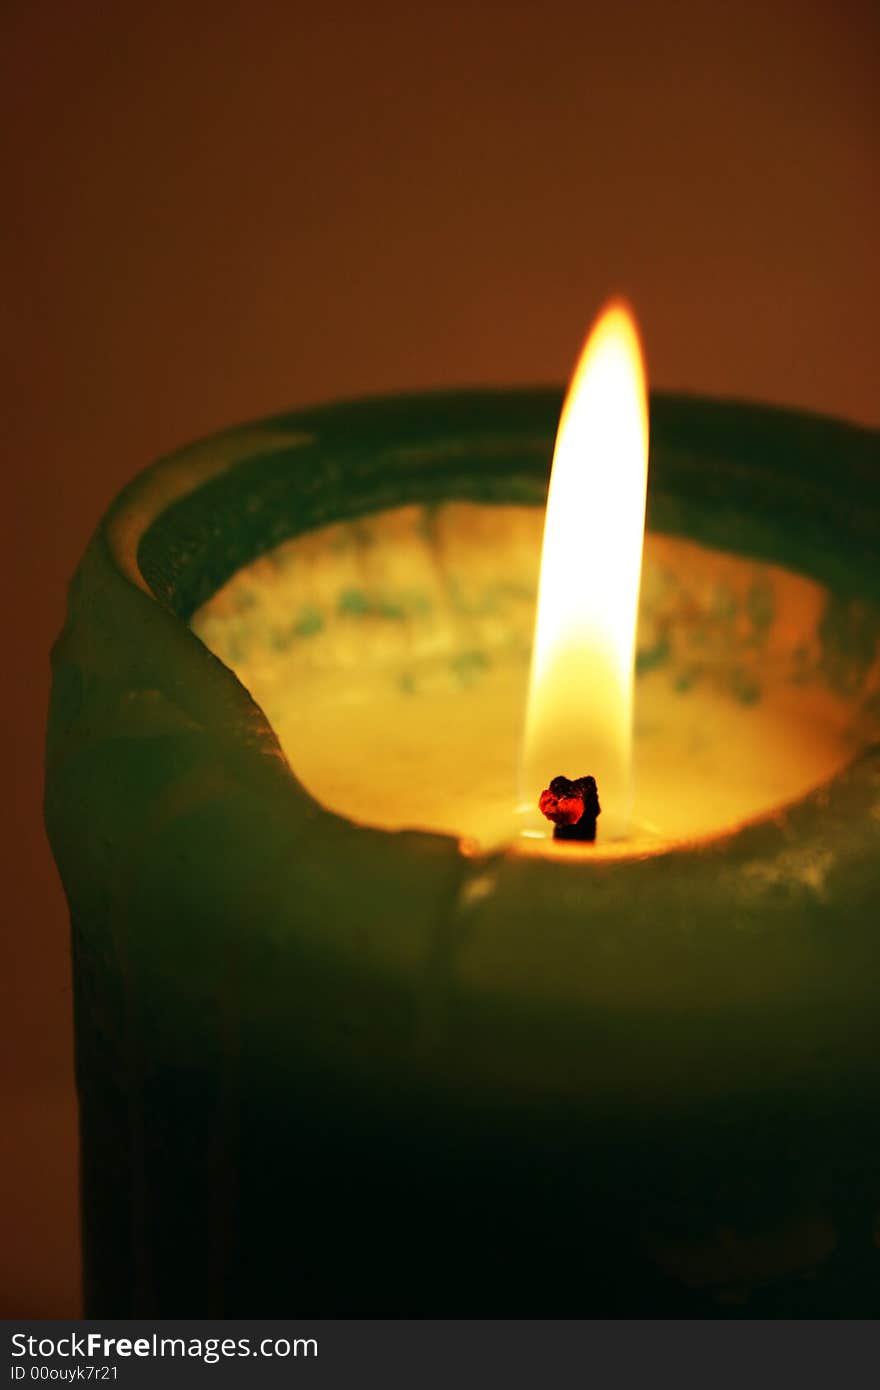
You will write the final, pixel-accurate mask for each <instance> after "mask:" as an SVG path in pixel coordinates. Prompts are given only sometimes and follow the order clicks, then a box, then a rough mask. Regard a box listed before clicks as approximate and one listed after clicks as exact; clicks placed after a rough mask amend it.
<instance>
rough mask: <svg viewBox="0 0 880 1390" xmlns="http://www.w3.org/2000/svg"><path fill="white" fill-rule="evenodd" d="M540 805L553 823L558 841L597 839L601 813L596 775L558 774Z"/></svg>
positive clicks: (541, 796) (543, 793)
mask: <svg viewBox="0 0 880 1390" xmlns="http://www.w3.org/2000/svg"><path fill="white" fill-rule="evenodd" d="M538 806H539V807H540V810H541V813H542V815H545V816H546V817H547V819H548V820H549V821H552V822H553V838H554V840H595V838H596V819H597V817H598V816H599V815H600V813H601V807H600V805H599V793H598V790H597V788H596V779H595V777H576V778H574V780H572V779H571V778H569V777H554V778H553V781H552V782H551V783H550V785H549V787H547V788H546V790H545V791H542V792H541V795H540V797H539V799H538Z"/></svg>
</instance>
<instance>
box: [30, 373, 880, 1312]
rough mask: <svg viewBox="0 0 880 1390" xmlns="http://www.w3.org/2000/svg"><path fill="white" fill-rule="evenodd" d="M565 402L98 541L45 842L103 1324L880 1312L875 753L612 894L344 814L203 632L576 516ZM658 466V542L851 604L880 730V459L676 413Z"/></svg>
mask: <svg viewBox="0 0 880 1390" xmlns="http://www.w3.org/2000/svg"><path fill="white" fill-rule="evenodd" d="M556 404H557V402H555V401H554V398H553V397H552V396H551V395H549V394H543V395H542V394H540V393H538V394H534V395H528V394H524V395H522V396H518V395H510V396H499V397H496V398H493V397H468V396H465V397H461V398H455V399H446V400H444V399H442V398H430V399H429V400H427V401H423V402H412V401H410V402H401V403H386V404H379V405H376V404H373V405H370V404H367V405H364V406H361V407H352V408H350V409H349V410H346V409H340V410H338V411H326V412H320V411H319V412H312V413H308V412H307V413H303V414H301V415H300V416H297V417H292V418H291V419H286V420H285V419H282V420H276V421H272V422H268V423H267V425H265V426H263V427H257V428H255V429H254V430H252V431H250V432H248V431H244V432H241V433H239V434H236V435H232V436H227V437H225V438H223V439H221V440H220V441H214V442H209V443H208V444H206V445H205V446H202V447H201V448H198V449H195V450H191V451H187V452H185V453H184V454H183V455H181V456H180V457H179V458H177V459H172V460H170V461H166V462H165V463H164V464H162V465H159V466H158V467H157V468H156V469H155V470H153V471H152V472H151V473H150V474H148V475H146V477H145V478H144V479H143V480H141V481H140V482H139V483H138V484H136V485H135V487H134V489H133V490H132V492H131V493H130V494H129V495H128V496H126V497H124V498H123V499H122V500H121V502H120V504H119V505H118V506H117V508H115V509H114V512H113V513H112V515H111V517H110V518H109V520H108V522H107V524H106V526H105V527H104V529H103V530H102V532H101V533H100V534H99V536H98V537H97V539H96V541H95V543H94V544H93V546H92V548H91V549H90V552H89V554H88V555H87V557H86V559H85V561H84V563H83V566H82V569H81V571H80V575H79V577H78V580H77V582H76V585H75V587H74V590H73V593H72V601H71V618H70V622H69V624H68V627H67V629H66V631H65V634H64V635H63V637H62V639H61V641H60V642H59V645H58V647H57V650H56V658H55V659H56V678H55V688H54V694H53V711H52V722H51V728H50V743H49V785H48V794H47V815H48V822H49V828H50V834H51V836H52V840H53V845H54V847H55V852H56V855H57V857H58V860H59V864H60V867H61V870H62V874H63V877H64V880H65V885H66V888H67V892H68V896H69V898H70V901H71V916H72V924H73V940H74V956H75V970H76V1014H77V1075H78V1084H79V1089H80V1097H81V1110H82V1128H83V1193H84V1210H85V1246H86V1259H87V1289H88V1302H89V1310H90V1312H91V1313H93V1314H95V1315H101V1316H111V1315H114V1314H115V1315H119V1316H121V1315H123V1314H126V1313H139V1314H141V1315H144V1316H149V1315H152V1314H159V1313H163V1314H166V1315H174V1314H178V1315H182V1314H192V1313H194V1312H197V1311H198V1312H201V1313H220V1314H225V1315H228V1316H233V1315H243V1316H246V1315H248V1314H258V1313H262V1314H265V1315H272V1314H284V1313H288V1314H289V1313H290V1312H291V1310H293V1311H295V1312H296V1313H300V1314H302V1313H312V1314H323V1315H327V1316H332V1315H337V1314H339V1315H341V1314H345V1313H352V1314H361V1315H379V1314H385V1315H388V1316H410V1315H419V1314H421V1315H427V1316H442V1315H450V1316H451V1315H472V1316H480V1315H489V1314H496V1315H501V1316H504V1315H507V1316H529V1315H532V1316H535V1315H542V1314H543V1315H551V1314H556V1315H565V1314H571V1315H586V1316H589V1315H600V1314H603V1313H607V1314H614V1313H617V1314H620V1315H622V1314H627V1313H628V1314H637V1313H641V1314H645V1315H651V1314H655V1315H658V1316H664V1315H665V1316H670V1315H675V1314H676V1313H697V1314H699V1313H701V1312H707V1311H708V1312H717V1310H718V1308H719V1307H720V1306H729V1305H726V1304H725V1305H719V1304H717V1303H716V1302H714V1301H713V1300H714V1299H716V1298H718V1297H722V1298H726V1299H731V1298H733V1299H737V1298H742V1297H746V1296H748V1301H747V1302H746V1303H745V1304H744V1305H736V1304H734V1305H730V1306H733V1307H737V1306H744V1307H745V1308H746V1309H747V1311H750V1312H752V1313H761V1312H766V1313H769V1314H783V1315H785V1314H787V1315H794V1314H797V1313H799V1312H817V1311H822V1310H823V1309H824V1310H826V1311H831V1312H833V1313H837V1314H838V1315H840V1314H844V1313H847V1314H850V1315H855V1314H858V1313H865V1312H866V1311H867V1304H868V1303H869V1302H870V1300H872V1299H873V1298H874V1297H875V1295H876V1287H877V1285H876V1280H877V1273H876V1254H877V1252H876V1249H875V1247H874V1246H873V1244H872V1233H871V1214H872V1211H873V1210H874V1204H875V1203H876V1197H877V1155H878V1135H877V1121H876V1119H875V1108H874V1106H873V1104H872V1098H873V1097H874V1095H875V1094H876V1086H877V1082H878V1079H880V1078H878V1063H877V1048H876V1008H877V1002H878V1001H877V989H876V972H875V970H874V967H873V962H874V956H875V918H876V905H877V883H876V852H877V837H878V824H880V822H878V818H877V815H876V781H877V765H876V758H875V757H872V756H871V755H870V753H867V754H865V755H864V756H863V757H861V758H860V759H857V760H856V761H855V762H854V763H853V764H852V765H851V766H850V767H848V768H847V769H845V770H844V771H842V772H840V773H839V774H838V775H837V776H835V777H834V778H833V779H832V780H830V781H829V782H826V783H825V784H824V785H823V786H822V787H820V788H819V789H818V790H817V791H816V792H814V793H812V794H810V795H808V796H805V797H803V798H802V799H801V800H799V801H798V802H797V803H796V804H794V805H793V806H790V807H788V808H786V809H784V810H783V811H781V812H780V813H779V814H778V815H776V816H775V817H774V818H772V819H769V820H763V821H759V822H758V823H756V824H754V825H752V826H750V827H747V828H745V829H743V830H741V831H738V832H735V833H731V834H730V835H728V836H726V837H723V838H721V839H718V840H714V841H712V842H710V843H709V844H707V845H704V846H702V847H701V848H699V849H698V850H694V851H689V850H684V849H681V848H677V849H672V850H670V851H668V852H666V853H663V854H660V855H656V856H653V857H646V858H637V859H635V860H631V861H614V860H609V861H607V862H597V863H596V864H594V865H591V866H588V867H587V870H586V877H585V874H584V868H585V866H584V865H583V864H582V863H579V862H568V863H559V862H555V861H552V860H537V861H536V860H531V859H527V858H524V857H522V856H517V855H510V854H506V853H500V852H494V853H490V854H488V855H477V856H475V857H470V858H469V857H467V856H464V855H462V853H461V850H460V848H459V845H458V843H457V841H456V840H455V839H453V838H450V837H449V836H443V835H438V834H431V833H423V832H418V831H401V832H398V833H390V832H389V831H387V830H382V829H378V828H375V827H368V826H367V827H364V826H358V825H356V824H354V823H352V822H351V821H348V820H345V819H343V818H341V817H339V816H338V815H335V814H333V813H332V812H331V811H327V810H325V809H323V808H322V807H321V806H320V805H318V804H317V803H316V802H315V801H314V799H313V798H312V797H310V796H309V795H308V794H307V793H306V791H305V790H304V789H303V787H302V786H300V784H299V783H298V782H297V781H296V779H295V778H294V776H293V775H292V774H291V771H290V768H289V767H288V765H287V763H286V762H285V760H284V758H283V756H282V754H281V751H280V749H279V746H278V744H277V741H276V739H275V737H274V735H273V731H272V729H271V728H270V726H269V725H268V724H267V722H266V720H265V718H264V716H263V714H262V711H261V710H260V709H259V708H258V707H257V706H256V705H254V704H253V703H252V702H251V701H250V699H249V698H248V696H247V694H246V692H245V691H244V690H243V688H242V687H241V686H240V685H239V684H238V683H237V681H236V680H235V678H234V677H233V676H232V675H231V673H230V672H229V670H228V669H227V668H226V667H225V666H224V665H223V664H221V663H220V662H218V661H217V660H216V659H215V658H214V657H212V656H211V655H210V654H209V653H208V652H207V650H206V649H205V648H204V646H203V645H202V644H201V643H200V642H199V641H198V639H197V638H196V637H195V636H194V635H193V634H192V633H191V632H190V631H189V630H188V628H187V626H186V620H187V619H188V618H189V617H190V616H191V615H192V613H193V612H195V611H196V610H197V609H198V608H199V607H200V605H201V604H202V603H203V602H204V601H205V600H206V599H208V598H209V597H210V595H211V594H212V593H214V592H216V591H217V590H218V589H219V588H220V587H221V585H222V584H223V582H224V581H225V580H226V579H228V577H229V576H230V575H231V574H233V573H234V572H235V571H236V570H237V569H239V568H240V567H241V566H242V565H244V564H246V563H248V562H249V561H251V560H252V559H253V557H254V556H255V555H257V554H259V553H261V552H265V551H267V550H269V549H271V548H272V547H274V546H275V545H276V544H278V543H280V542H282V541H283V540H285V538H287V537H289V536H290V535H292V534H294V533H296V532H297V531H303V530H307V529H310V528H314V527H315V526H318V525H321V524H324V523H326V522H328V521H333V520H336V519H342V518H345V517H351V516H353V515H357V514H366V513H368V512H371V511H376V510H381V509H382V508H387V507H393V506H396V505H399V504H408V503H411V502H416V503H418V504H419V505H423V504H424V503H426V502H430V501H432V500H449V499H452V500H455V499H459V500H464V499H471V500H476V501H481V502H484V501H488V502H504V503H523V502H525V503H529V504H536V503H538V502H539V501H540V494H541V489H542V481H543V480H545V479H546V469H547V467H548V466H549V456H550V448H551V446H552V432H553V424H554V413H555V406H556ZM652 439H653V441H654V449H655V454H656V458H655V459H654V460H653V461H652V467H653V476H654V478H655V480H656V483H657V492H656V494H655V517H654V520H655V523H656V524H655V529H659V530H665V531H667V532H674V533H675V534H678V535H679V536H682V535H683V536H688V537H691V538H692V539H696V540H697V541H699V543H701V544H706V543H708V544H711V545H718V544H725V545H726V547H727V548H729V549H731V550H733V551H735V552H739V553H743V554H751V555H752V556H753V557H756V558H759V559H763V560H765V561H767V562H770V563H782V564H785V565H788V566H791V567H793V568H797V569H799V571H800V572H801V573H802V574H803V575H805V576H806V577H807V578H809V579H811V580H815V581H816V582H817V583H820V584H822V585H823V586H824V587H825V588H826V589H827V590H828V592H829V593H830V594H831V595H832V598H833V601H834V602H833V604H832V606H831V608H830V609H829V610H828V612H827V613H826V614H825V619H824V621H825V624H826V631H827V640H826V656H827V659H828V662H829V670H830V671H831V672H836V676H835V679H838V680H839V682H840V683H842V684H843V685H845V684H846V683H847V682H851V683H852V693H851V699H852V701H853V702H854V703H858V704H859V707H860V708H861V707H862V706H863V705H864V706H865V707H868V706H869V705H870V701H871V699H872V689H871V687H870V681H871V680H872V678H873V677H872V674H871V673H872V671H873V661H874V657H875V644H876V622H875V618H874V614H875V612H876V599H877V596H876V594H875V593H874V592H873V586H874V585H875V584H876V569H874V568H872V567H871V566H870V565H869V564H868V563H867V560H866V556H867V553H868V551H869V548H870V544H871V543H872V542H871V539H870V538H871V537H873V536H875V535H876V532H875V531H874V530H873V522H872V521H871V517H870V505H869V503H870V498H869V499H868V502H866V501H865V497H864V495H863V494H862V493H861V492H859V488H860V487H861V486H863V483H864V479H865V477H866V476H867V474H868V472H869V470H870V467H873V466H874V464H873V461H875V457H876V440H875V438H874V437H873V436H870V435H867V434H866V433H864V432H859V431H850V430H847V429H846V428H844V427H834V426H831V425H826V424H823V423H822V422H815V421H804V420H801V419H799V418H798V417H787V416H784V415H783V416H777V415H774V414H773V413H772V412H761V411H754V412H751V411H746V410H740V411H739V412H738V411H737V410H736V409H734V408H725V407H711V406H709V405H701V404H699V403H676V402H670V403H669V405H668V406H667V407H666V413H665V415H664V410H663V407H662V403H661V408H660V409H659V410H658V411H657V419H656V421H655V422H654V424H653V428H652ZM829 451H830V454H829V456H830V457H833V459H834V460H835V468H834V478H833V486H832V484H831V483H830V482H829V483H828V485H827V487H825V486H823V482H822V467H821V459H822V456H823V455H824V454H826V453H828V452H829ZM777 458H778V459H779V460H780V462H779V463H778V464H777V463H776V462H775V460H776V459H777ZM786 470H788V471H786ZM842 479H844V480H846V479H848V482H847V486H848V487H849V488H850V489H851V493H850V502H849V504H847V501H846V488H845V487H844V485H843V482H842ZM856 500H858V502H859V507H858V509H856V508H855V507H854V506H853V503H854V502H855V501H856ZM781 502H784V503H785V509H784V520H783V521H780V519H779V518H780V515H782V513H780V510H779V506H780V503H781ZM649 524H650V510H649ZM713 530H714V534H713ZM553 771H554V772H555V771H557V770H556V769H554V770H553ZM573 771H575V772H576V771H577V770H573ZM816 1270H818V1271H819V1272H818V1276H817V1278H816V1280H815V1281H814V1282H813V1283H811V1284H801V1283H800V1282H799V1279H800V1276H802V1275H804V1274H807V1273H811V1272H815V1271H816Z"/></svg>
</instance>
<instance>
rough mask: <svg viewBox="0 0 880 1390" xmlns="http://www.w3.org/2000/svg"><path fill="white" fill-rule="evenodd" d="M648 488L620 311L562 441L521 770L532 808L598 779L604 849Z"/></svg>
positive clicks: (617, 827)
mask: <svg viewBox="0 0 880 1390" xmlns="http://www.w3.org/2000/svg"><path fill="white" fill-rule="evenodd" d="M647 479H648V402H647V389H646V384H645V372H644V365H643V361H642V352H641V346H640V343H639V335H638V330H637V328H636V324H635V320H634V319H633V316H632V314H631V312H630V311H629V309H628V308H627V306H626V305H625V304H623V303H621V302H619V301H612V302H611V303H610V304H609V305H608V306H607V307H606V308H605V309H604V310H603V312H602V313H601V314H600V316H599V318H598V319H597V321H596V323H595V324H594V326H593V328H592V330H591V332H590V334H589V336H588V338H587V341H586V343H585V345H584V348H583V350H582V352H581V356H580V359H579V361H578V364H577V367H576V369H575V373H574V377H573V378H572V382H571V385H570V387H569V390H568V395H567V397H566V400H565V405H564V407H563V410H562V415H561V417H560V421H559V430H558V432H557V436H556V448H555V451H554V455H553V470H552V474H551V478H550V492H549V495H548V498H547V514H546V519H545V522H544V544H543V549H542V554H541V579H540V584H539V588H538V610H537V619H536V623H535V641H534V648H533V653H532V670H531V677H530V682H529V699H528V707H527V711H526V729H525V742H524V748H523V768H522V798H523V804H524V806H525V805H528V806H535V805H536V803H537V799H538V796H539V795H540V793H541V791H542V790H543V788H544V787H546V786H547V784H548V782H549V781H550V779H551V778H553V777H555V776H557V775H558V774H560V773H562V774H563V775H565V776H566V777H583V776H587V775H592V776H593V777H595V778H596V782H597V784H598V788H599V799H600V802H601V804H602V817H601V819H600V821H599V830H600V836H601V838H603V839H607V838H611V837H614V836H619V835H621V834H625V833H626V830H627V826H628V821H629V815H630V804H631V795H632V793H631V761H632V712H633V684H634V665H635V643H636V618H637V614H638V602H639V582H640V579H641V570H642V544H643V539H644V530H645V493H646V488H647ZM531 819H532V823H533V824H534V825H536V826H537V824H538V821H536V820H534V818H531ZM538 820H540V817H538ZM542 828H543V829H544V830H545V831H546V833H547V834H551V833H552V826H550V825H549V823H548V822H546V821H544V822H543V823H542Z"/></svg>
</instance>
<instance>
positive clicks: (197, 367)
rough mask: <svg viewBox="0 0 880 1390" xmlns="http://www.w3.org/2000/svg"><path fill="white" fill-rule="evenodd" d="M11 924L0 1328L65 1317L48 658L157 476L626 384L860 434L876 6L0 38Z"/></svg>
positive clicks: (57, 27) (871, 236)
mask: <svg viewBox="0 0 880 1390" xmlns="http://www.w3.org/2000/svg"><path fill="white" fill-rule="evenodd" d="M0 26H2V45H0V48H2V59H0V62H2V68H3V71H2V72H0V108H2V110H0V123H2V129H3V134H4V146H5V150H4V164H5V173H4V178H3V189H4V192H5V207H4V216H3V222H2V232H0V235H2V239H3V243H4V245H3V250H4V256H3V269H4V284H3V293H2V297H0V304H2V314H3V319H4V332H3V335H2V343H3V375H2V381H3V394H4V403H3V408H2V413H0V419H2V429H3V432H4V436H5V439H4V445H5V450H4V452H5V470H6V472H5V489H6V494H7V501H6V505H5V517H4V521H5V526H6V535H5V537H4V544H3V548H2V549H3V554H4V556H6V557H8V559H9V571H8V574H7V576H6V578H5V582H4V585H3V590H4V593H5V596H6V599H7V616H6V620H5V629H6V634H7V648H6V650H7V656H6V662H5V671H4V679H3V683H2V684H3V696H4V703H5V709H4V719H5V727H6V732H7V739H6V741H5V752H4V759H5V763H6V768H7V778H8V785H7V794H6V806H7V816H8V820H7V825H6V829H5V833H4V836H3V843H4V846H5V849H6V855H7V860H8V863H7V868H6V874H5V883H6V885H7V908H6V912H5V914H4V921H3V931H2V939H3V947H2V950H3V958H2V961H0V991H2V994H0V1019H2V1022H3V1029H4V1062H5V1066H6V1068H7V1070H8V1080H7V1082H6V1083H5V1087H4V1090H5V1094H6V1101H5V1108H4V1123H3V1131H4V1133H3V1141H2V1142H3V1145H4V1150H5V1153H4V1157H3V1164H2V1174H0V1176H2V1179H3V1181H2V1192H3V1202H2V1218H0V1220H2V1225H3V1228H4V1234H3V1235H2V1238H0V1250H2V1252H3V1255H2V1265H3V1269H2V1273H0V1313H2V1314H5V1315H6V1316H21V1315H31V1316H50V1315H55V1316H64V1315H72V1314H74V1313H75V1312H76V1310H77V1307H78V1271H77V1258H78V1257H77V1249H76V1207H75V1202H76V1172H75V1105H74V1100H73V1090H72V1073H71V1041H70V984H69V969H68V960H67V924H66V918H65V908H64V902H63V898H62V894H61V890H60V887H59V883H58V879H57V876H56V873H55V870H54V867H53V864H52V861H51V858H50V855H49V851H48V848H47V846H46V843H45V837H44V835H43V831H42V826H41V795H42V786H41V783H42V770H41V763H42V738H43V726H44V721H45V709H46V699H47V687H48V650H49V646H50V643H51V640H52V638H53V636H54V634H55V633H56V631H57V630H58V628H59V627H60V625H61V622H62V615H63V609H64V592H65V586H66V583H67V580H68V578H69V577H70V575H71V573H72V571H73V569H74V567H75V565H76V562H77V560H78V557H79V555H80V553H81V552H82V550H83V547H84V546H85V544H86V541H87V540H88V537H89V533H90V531H91V530H92V528H93V526H94V525H95V523H96V521H97V519H98V517H99V516H100V514H101V512H102V510H103V509H104V508H105V506H106V504H107V503H108V502H109V500H110V499H111V497H112V496H113V495H114V494H115V493H116V492H117V491H118V489H119V488H120V486H121V485H122V483H123V482H124V481H125V480H126V479H127V478H129V477H130V476H131V475H132V473H134V472H135V471H137V470H138V469H140V468H141V467H143V466H144V465H145V464H146V463H148V462H149V461H150V459H151V458H153V457H154V456H155V455H157V454H159V453H162V452H163V451H165V450H168V449H170V448H172V447H173V446H175V445H176V444H179V443H182V442H185V441H186V440H188V439H190V438H192V437H194V436H198V435H200V434H203V433H206V432H208V431H211V430H214V429H216V428H219V427H221V426H223V425H226V424H229V423H233V422H235V421H238V420H240V419H243V418H247V417H249V416H253V415H259V414H261V413H263V412H266V411H272V410H276V409H280V408H283V407H287V406H293V405H297V404H307V403H309V402H312V401H317V400H324V399H330V398H332V397H334V396H344V395H351V394H362V393H367V392H373V391H391V390H396V389H398V388H405V387H419V386H428V385H440V384H443V385H453V384H457V383H478V382H488V383H494V382H498V383H500V382H548V381H561V380H562V379H564V377H565V376H566V375H567V373H568V371H569V368H570V366H571V364H572V362H573V359H574V356H575V354H576V351H577V348H578V346H579V342H580V339H581V336H582V334H583V332H584V330H585V328H586V327H587V324H588V322H589V320H590V318H591V316H592V315H593V313H594V312H595V310H596V308H597V307H598V305H599V304H600V302H601V301H602V300H603V299H604V298H605V296H606V295H607V294H608V293H609V292H610V291H612V290H623V291H624V292H625V293H627V294H628V296H629V297H630V299H631V301H632V302H633V304H634V306H635V308H636V310H637V313H638V315H639V317H640V319H641V322H642V326H643V330H644V337H645V341H646V347H647V354H648V367H649V374H650V378H651V381H652V383H653V384H654V385H659V386H669V387H684V388H688V389H693V390H696V391H702V392H709V393H716V394H720V395H728V396H743V397H753V398H760V399H765V400H773V401H780V402H786V403H790V404H793V405H799V406H805V407H809V408H812V409H816V410H822V411H828V412H831V413H835V414H840V415H845V416H849V417H851V418H854V419H857V420H861V421H865V422H869V423H873V424H877V423H878V422H880V401H878V394H877V389H876V388H877V357H876V351H875V348H874V326H875V321H876V318H877V307H878V305H877V280H876V261H877V227H878V213H880V207H878V203H880V198H878V190H877V180H876V163H875V147H876V129H877V115H878V112H877V95H876V93H877V91H878V82H880V60H878V52H880V49H878V38H880V21H878V9H877V6H876V5H875V4H873V3H872V0H837V3H834V0H800V3H788V4H786V3H781V2H780V0H766V3H762V4H745V5H744V4H741V3H736V4H732V5H722V4H720V3H716V4H701V3H698V0H679V2H678V3H677V2H676V0H669V3H666V4H663V5H659V4H658V5H656V6H646V5H644V4H627V3H624V2H622V0H608V3H606V4H603V5H600V4H596V3H594V0H588V2H587V3H583V4H574V3H563V2H562V0H545V3H543V4H519V3H514V4H495V3H484V4H483V5H481V6H473V5H463V4H461V3H459V0H449V2H448V3H445V4H427V5H424V4H423V5H419V4H417V3H413V4H402V3H389V4H383V3H377V4H370V3H363V4H353V3H352V4H348V5H339V4H333V3H329V4H326V5H324V6H322V7H321V8H320V10H319V9H318V7H317V6H305V5H299V4H296V3H288V4H282V3H275V4H271V3H261V0H249V3H247V4H245V3H243V2H242V3H239V4H229V3H223V0H212V2H211V3H206V4H204V5H200V4H195V3H190V0H179V2H178V3H169V0H154V3H150V4H147V3H141V0H137V2H136V3H126V0H120V3H118V4H107V3H105V4H100V5H99V4H90V3H81V2H80V0H31V2H30V3H24V2H23V0H5V3H3V4H2V8H0Z"/></svg>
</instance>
